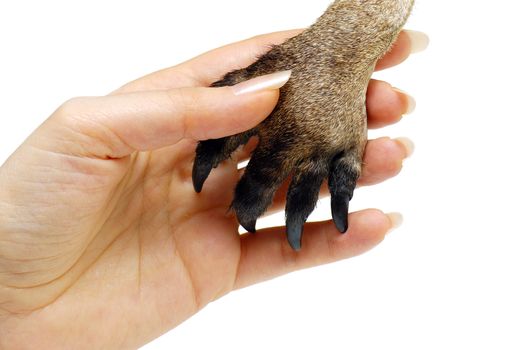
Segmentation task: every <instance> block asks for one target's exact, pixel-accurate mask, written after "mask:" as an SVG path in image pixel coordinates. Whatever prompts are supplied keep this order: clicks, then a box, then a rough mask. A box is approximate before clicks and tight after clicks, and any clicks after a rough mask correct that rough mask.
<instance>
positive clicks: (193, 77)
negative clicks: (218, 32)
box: [115, 29, 429, 93]
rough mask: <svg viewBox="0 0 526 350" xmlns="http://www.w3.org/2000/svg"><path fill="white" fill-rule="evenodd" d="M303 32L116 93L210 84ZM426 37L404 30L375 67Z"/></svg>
mask: <svg viewBox="0 0 526 350" xmlns="http://www.w3.org/2000/svg"><path fill="white" fill-rule="evenodd" d="M302 31H303V29H294V30H286V31H281V32H275V33H270V34H263V35H258V36H255V37H253V38H250V39H246V40H243V41H239V42H236V43H233V44H229V45H226V46H223V47H220V48H217V49H214V50H212V51H209V52H207V53H204V54H202V55H200V56H197V57H195V58H193V59H191V60H189V61H186V62H184V63H181V64H179V65H176V66H174V67H170V68H166V69H163V70H160V71H158V72H155V73H152V74H149V75H147V76H144V77H142V78H139V79H137V80H135V81H132V82H131V83H128V84H126V85H124V86H123V87H121V88H120V89H118V90H117V91H115V93H124V92H133V91H147V90H167V89H174V88H179V87H190V86H209V85H210V84H212V83H213V82H215V81H217V80H219V79H220V78H222V77H223V76H224V75H225V74H226V73H228V72H230V71H232V70H235V69H240V68H245V67H247V66H249V65H250V64H251V63H253V62H255V61H256V60H257V58H258V57H260V56H261V55H262V54H264V53H265V52H267V51H268V50H270V48H271V47H272V46H273V45H279V44H281V43H283V42H284V41H285V40H287V39H289V38H292V37H294V36H296V35H298V34H300V33H301V32H302ZM426 38H427V36H425V34H423V33H420V32H413V31H404V32H402V33H401V34H400V36H399V38H398V41H397V42H396V43H395V44H394V45H393V47H392V49H391V50H390V52H389V53H387V54H386V55H385V57H383V58H382V59H381V60H380V61H379V62H378V65H377V67H376V69H377V70H380V69H385V68H389V67H392V66H395V65H397V64H399V63H401V62H403V61H405V60H406V59H407V57H408V56H409V55H410V54H411V52H413V51H418V50H421V49H422V47H423V45H426V46H427V44H425V42H426V40H427V42H429V39H426Z"/></svg>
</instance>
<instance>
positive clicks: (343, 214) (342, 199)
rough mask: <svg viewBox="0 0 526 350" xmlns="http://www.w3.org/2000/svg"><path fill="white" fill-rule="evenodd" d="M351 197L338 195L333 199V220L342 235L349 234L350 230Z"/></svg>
mask: <svg viewBox="0 0 526 350" xmlns="http://www.w3.org/2000/svg"><path fill="white" fill-rule="evenodd" d="M350 200H351V199H350V197H349V196H345V195H340V196H338V195H336V196H333V197H332V198H331V209H332V219H333V220H334V224H335V225H336V228H337V229H338V231H340V232H341V233H345V232H347V229H348V228H349V222H348V214H349V201H350Z"/></svg>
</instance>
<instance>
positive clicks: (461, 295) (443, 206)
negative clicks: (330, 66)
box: [0, 0, 526, 350]
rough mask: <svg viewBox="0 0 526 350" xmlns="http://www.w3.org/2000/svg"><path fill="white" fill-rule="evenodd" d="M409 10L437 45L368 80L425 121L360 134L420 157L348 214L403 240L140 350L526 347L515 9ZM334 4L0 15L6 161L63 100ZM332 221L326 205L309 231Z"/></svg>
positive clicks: (61, 9) (225, 306)
mask: <svg viewBox="0 0 526 350" xmlns="http://www.w3.org/2000/svg"><path fill="white" fill-rule="evenodd" d="M417 1H418V3H417V5H416V8H415V11H414V14H413V16H412V18H411V19H410V23H409V24H408V27H409V28H412V29H418V30H423V31H425V32H427V33H428V34H429V35H430V37H431V39H432V43H431V46H430V47H429V49H428V51H427V52H426V53H423V54H419V55H415V56H413V57H412V58H411V59H410V60H409V61H407V62H406V63H405V64H403V65H402V66H400V67H398V68H396V69H393V70H391V71H388V72H384V73H382V74H379V75H377V78H381V79H386V80H388V81H390V82H391V83H392V84H393V85H395V86H397V87H399V88H401V89H404V90H406V91H408V92H410V93H411V94H412V95H414V96H415V98H416V99H417V101H418V109H417V111H416V113H415V114H413V115H411V116H408V117H406V118H405V119H404V121H403V122H401V123H400V124H399V125H398V126H396V127H391V128H388V129H385V130H382V131H381V132H374V133H372V134H371V136H372V137H378V136H380V135H390V136H409V137H411V138H412V139H413V140H414V141H415V143H416V145H417V151H416V153H415V154H414V156H413V157H412V158H411V159H410V160H408V161H407V162H406V165H405V168H404V171H403V172H402V174H401V175H400V176H399V177H398V178H396V179H394V180H391V181H389V182H387V183H385V184H382V185H379V186H375V187H374V188H363V189H361V190H359V191H358V192H357V193H356V198H355V200H353V202H352V207H353V209H361V208H366V207H378V208H380V209H382V210H385V211H401V212H402V213H404V215H405V219H406V221H405V224H404V226H403V227H402V228H401V229H399V230H398V231H396V232H395V233H393V234H392V235H390V236H389V237H388V238H387V240H386V241H385V242H384V243H383V244H381V245H380V246H379V247H377V248H376V249H375V250H373V251H371V252H369V253H368V254H366V255H364V256H361V257H359V258H355V259H351V260H348V261H343V262H339V263H336V264H333V265H329V266H324V267H320V268H316V269H312V270H307V271H302V272H299V273H296V274H293V275H289V276H285V277H282V278H279V279H276V280H273V281H271V282H267V283H264V284H261V285H257V286H255V287H252V288H248V289H245V290H242V291H238V292H235V293H232V294H230V295H228V296H227V297H225V298H223V299H222V300H220V301H217V302H215V303H213V304H211V305H209V306H208V307H207V308H206V309H205V310H204V311H202V312H201V313H199V314H198V315H196V316H195V317H193V318H192V319H190V320H189V321H187V322H186V323H184V324H183V325H181V326H180V327H178V328H177V329H176V330H174V331H172V332H170V333H168V334H166V335H165V336H163V337H162V338H160V339H158V340H156V341H154V342H152V343H151V344H149V345H148V346H146V347H145V348H144V349H149V350H154V349H174V348H179V349H209V348H214V349H251V350H256V349H268V348H277V349H285V348H289V349H299V348H306V349H320V348H322V349H351V348H354V349H387V348H390V349H478V348H491V349H525V348H526V301H525V298H526V286H525V275H526V273H525V269H526V255H525V250H526V238H525V234H526V229H525V222H526V215H525V210H526V208H525V204H524V199H525V198H526V190H525V185H524V179H525V178H526V172H525V170H524V160H525V156H524V153H525V151H526V140H525V137H524V134H525V131H524V126H523V125H524V119H525V117H526V112H525V108H524V101H525V100H526V96H525V89H524V84H525V83H524V81H523V79H524V78H525V75H526V74H525V73H526V72H525V66H524V64H525V62H526V55H525V53H524V51H523V48H524V44H525V39H524V36H525V34H526V30H525V29H524V10H521V9H520V7H522V5H521V3H522V2H520V1H515V0H501V1H498V2H496V1H485V0H463V1H458V0H441V1H430V0H417ZM329 2H330V1H329V0H316V1H315V0H308V1H305V0H302V1H299V0H298V1H294V0H265V1H256V0H243V1H241V0H239V1H238V0H227V1H217V0H201V1H195V2H191V1H177V0H172V1H148V2H147V1H112V2H110V1H102V0H92V1H89V2H88V1H83V2H80V1H36V0H34V1H28V0H19V1H16V2H15V1H9V2H8V1H2V3H1V4H0V45H1V47H0V52H1V53H0V145H1V147H0V163H1V162H3V161H4V160H5V159H6V158H7V157H8V155H9V154H10V153H11V152H13V151H14V149H15V148H16V147H17V145H19V144H20V143H21V142H22V141H23V140H24V138H25V137H26V136H27V135H28V134H29V133H30V132H31V131H32V130H33V129H34V128H35V127H36V126H37V125H38V124H39V123H41V122H42V121H43V120H44V119H45V118H46V117H47V116H48V115H49V114H50V113H52V112H53V110H54V109H55V108H56V107H57V106H58V105H59V104H61V103H62V102H63V101H65V100H66V99H68V98H70V97H73V96H77V95H102V94H105V93H107V92H109V91H111V90H113V89H115V88H117V87H119V86H120V85H122V84H123V83H125V82H127V81H129V80H132V79H134V78H136V77H139V76H141V75H144V74H146V73H149V72H151V71H155V70H158V69H160V68H164V67H167V66H171V65H174V64H176V63H178V62H181V61H183V60H185V59H188V58H191V57H192V56H195V55H197V54H199V53H201V52H203V51H206V50H208V49H211V48H214V47H217V46H220V45H223V44H226V43H229V42H232V41H236V40H239V39H243V38H246V37H250V36H252V35H255V34H259V33H265V32H270V31H275V30H281V29H288V28H295V27H303V26H307V25H308V24H310V23H311V22H312V21H314V20H315V18H316V17H317V16H318V15H319V14H321V13H322V12H323V10H324V9H325V7H326V6H327V5H328V3H329ZM328 216H329V211H328V207H327V202H322V203H321V204H320V205H319V207H318V210H317V212H316V213H315V215H313V219H321V218H327V217H328ZM274 220H275V223H279V222H281V221H282V216H277V217H275V218H274ZM167 283H169V281H167Z"/></svg>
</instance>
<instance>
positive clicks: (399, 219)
mask: <svg viewBox="0 0 526 350" xmlns="http://www.w3.org/2000/svg"><path fill="white" fill-rule="evenodd" d="M386 215H387V217H388V218H389V220H391V228H390V229H389V231H387V233H391V232H393V231H394V230H396V229H397V228H399V227H400V226H402V224H403V223H404V217H403V216H402V214H400V213H389V214H386Z"/></svg>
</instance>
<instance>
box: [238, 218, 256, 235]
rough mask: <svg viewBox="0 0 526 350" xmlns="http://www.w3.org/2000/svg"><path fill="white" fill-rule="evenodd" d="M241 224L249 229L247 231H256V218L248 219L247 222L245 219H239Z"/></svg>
mask: <svg viewBox="0 0 526 350" xmlns="http://www.w3.org/2000/svg"><path fill="white" fill-rule="evenodd" d="M238 220H239V224H240V225H241V226H242V227H243V228H244V229H245V230H247V232H250V233H256V220H252V221H247V222H243V220H241V219H239V218H238Z"/></svg>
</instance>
